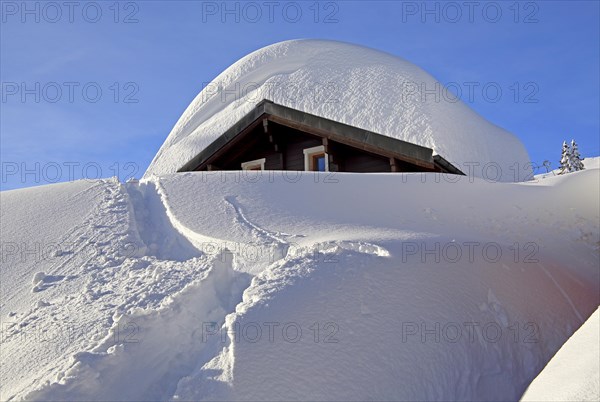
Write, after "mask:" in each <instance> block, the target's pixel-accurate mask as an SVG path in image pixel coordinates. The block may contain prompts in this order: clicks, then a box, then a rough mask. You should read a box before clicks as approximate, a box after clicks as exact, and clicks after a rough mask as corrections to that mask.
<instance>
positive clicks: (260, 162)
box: [242, 158, 267, 170]
mask: <svg viewBox="0 0 600 402" xmlns="http://www.w3.org/2000/svg"><path fill="white" fill-rule="evenodd" d="M266 161H267V158H260V159H254V160H252V161H248V162H242V170H257V169H252V168H253V167H257V166H260V170H265V162H266Z"/></svg>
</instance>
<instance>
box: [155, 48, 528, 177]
mask: <svg viewBox="0 0 600 402" xmlns="http://www.w3.org/2000/svg"><path fill="white" fill-rule="evenodd" d="M424 90H427V91H432V90H437V91H443V86H441V84H440V83H439V82H438V81H437V80H436V79H435V78H433V77H432V76H431V75H429V74H428V73H426V72H425V71H424V70H422V69H421V68H419V67H417V66H415V65H414V64H412V63H410V62H408V61H406V60H403V59H401V58H399V57H396V56H394V55H391V54H388V53H384V52H381V51H378V50H373V49H369V48H365V47H362V46H357V45H352V44H348V43H342V42H336V41H325V40H292V41H285V42H280V43H276V44H273V45H270V46H267V47H264V48H262V49H260V50H257V51H255V52H253V53H251V54H249V55H247V56H245V57H243V58H242V59H240V60H239V61H237V62H236V63H234V64H233V65H232V66H231V67H229V68H228V69H226V70H225V71H224V72H223V73H221V74H220V75H219V76H218V77H216V78H215V79H214V80H213V81H212V82H211V83H210V84H208V85H207V86H206V87H205V88H204V89H203V90H202V91H201V92H200V94H198V96H197V97H196V98H195V99H194V100H193V101H192V103H191V104H190V105H189V106H188V108H187V109H186V110H185V112H184V113H183V115H182V116H181V117H180V119H179V121H178V122H177V124H175V127H173V130H172V131H171V133H170V134H169V136H168V137H167V139H166V141H165V142H164V144H163V145H162V147H161V148H160V150H159V151H158V153H157V154H156V156H155V157H154V160H153V161H152V163H151V164H150V166H149V167H148V170H147V171H146V173H145V177H148V176H150V175H153V174H155V175H159V176H160V175H164V174H169V173H174V172H176V171H177V170H178V169H179V168H181V167H182V166H183V165H184V164H185V163H186V162H188V161H189V160H190V159H192V158H193V157H194V156H195V155H197V154H198V153H200V152H201V151H202V150H203V149H205V148H206V147H207V146H208V145H209V144H210V143H212V142H213V141H214V140H215V139H217V138H218V137H219V136H220V135H221V134H223V133H224V132H225V131H226V130H227V129H228V128H230V127H231V126H233V125H234V124H235V123H236V122H237V121H239V120H240V119H241V118H242V117H243V116H244V115H246V114H247V113H248V112H250V111H251V110H252V109H253V108H254V107H255V106H256V105H257V104H258V103H259V102H260V101H262V100H263V99H268V100H271V101H273V102H275V103H277V104H280V105H283V106H287V107H291V108H294V109H297V110H300V111H303V112H307V113H310V114H314V115H317V116H320V117H323V118H327V119H330V120H334V121H337V122H340V123H344V124H348V125H351V126H355V127H358V128H362V129H365V130H369V131H373V132H375V133H379V134H382V135H386V136H389V137H392V138H396V139H400V140H404V141H408V142H411V143H414V144H418V145H422V146H425V147H429V148H432V149H433V151H434V153H437V154H439V155H441V156H443V157H444V158H446V159H447V160H448V161H450V162H452V163H453V164H454V165H455V166H457V167H459V168H461V169H462V170H463V171H464V172H465V173H469V172H470V173H471V174H473V175H475V176H480V177H481V176H482V172H483V171H484V169H483V166H485V165H486V164H488V163H494V164H497V165H495V167H499V168H500V169H501V170H502V174H501V177H498V178H497V177H496V170H497V169H489V170H488V174H490V175H491V176H492V177H491V178H493V179H498V180H501V181H514V180H515V178H516V177H515V166H518V169H519V172H520V174H519V180H521V179H522V178H523V177H525V176H526V175H528V174H529V172H530V171H529V165H528V162H529V158H528V154H527V151H526V150H525V147H524V146H523V144H522V143H521V141H520V140H519V139H518V138H516V137H515V136H514V135H512V134H511V133H509V132H507V131H506V130H504V129H502V128H500V127H498V126H496V125H494V124H492V123H490V122H488V121H487V120H485V119H484V118H482V117H481V116H479V115H478V114H477V113H475V112H474V111H473V110H471V109H470V108H469V107H468V106H466V105H465V104H464V103H463V102H462V101H460V100H457V99H451V98H450V97H449V96H447V95H445V96H442V95H443V94H442V93H441V92H440V94H439V96H436V95H432V94H431V93H429V95H427V94H426V93H425V92H423V91H424ZM472 162H475V163H479V166H477V167H475V168H473V169H472V170H470V169H468V168H465V164H469V163H472ZM515 163H516V164H517V165H515Z"/></svg>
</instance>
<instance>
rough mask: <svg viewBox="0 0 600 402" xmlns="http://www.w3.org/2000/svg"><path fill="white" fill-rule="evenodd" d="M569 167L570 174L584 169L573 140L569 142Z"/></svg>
mask: <svg viewBox="0 0 600 402" xmlns="http://www.w3.org/2000/svg"><path fill="white" fill-rule="evenodd" d="M569 165H570V166H571V171H572V172H577V171H579V170H583V169H585V168H584V167H583V162H582V161H581V155H579V149H578V146H577V143H576V142H575V140H571V156H570V162H569Z"/></svg>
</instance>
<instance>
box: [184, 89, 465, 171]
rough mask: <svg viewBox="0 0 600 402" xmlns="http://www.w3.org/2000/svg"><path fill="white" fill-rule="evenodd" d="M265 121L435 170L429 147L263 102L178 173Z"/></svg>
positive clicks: (196, 165) (212, 156)
mask: <svg viewBox="0 0 600 402" xmlns="http://www.w3.org/2000/svg"><path fill="white" fill-rule="evenodd" d="M265 119H266V120H268V121H272V122H274V123H278V124H281V125H284V126H288V127H291V128H294V129H298V130H301V131H304V132H306V133H309V134H313V135H316V136H319V137H323V138H327V139H329V140H331V141H335V142H339V143H341V144H345V145H349V146H352V147H354V148H358V149H362V150H365V151H367V152H373V153H376V154H379V155H382V156H386V157H389V158H395V159H398V160H401V161H405V162H408V163H411V164H414V165H416V166H419V167H422V168H424V169H426V170H432V171H433V170H435V167H436V160H435V159H434V157H433V150H432V149H431V148H427V147H423V146H420V145H416V144H412V143H410V142H406V141H402V140H398V139H395V138H391V137H388V136H385V135H381V134H377V133H374V132H372V131H368V130H363V129H360V128H357V127H353V126H350V125H347V124H343V123H339V122H337V121H334V120H329V119H326V118H323V117H320V116H316V115H313V114H310V113H305V112H302V111H299V110H296V109H292V108H289V107H286V106H282V105H278V104H276V103H273V102H271V101H269V100H263V101H261V102H260V103H259V104H257V105H256V107H255V108H254V109H252V110H251V111H250V112H249V113H248V114H246V115H245V116H244V117H242V118H241V119H240V120H239V121H238V122H237V123H235V124H234V125H233V126H232V127H231V128H229V129H228V130H227V131H225V133H223V134H222V135H221V136H219V137H218V138H217V139H216V140H214V141H213V142H212V143H211V144H209V145H208V146H207V147H206V148H205V149H204V150H202V152H200V153H199V154H198V155H196V156H195V157H194V158H192V159H191V160H190V161H188V162H187V163H186V164H184V165H183V166H182V167H181V168H180V169H179V170H178V172H187V171H194V170H202V169H203V168H205V167H206V166H208V165H209V164H210V163H211V161H212V160H213V159H215V158H216V155H218V154H222V153H223V152H226V151H227V149H228V148H230V147H232V146H233V145H235V143H236V142H237V140H239V139H240V138H242V137H244V134H247V133H248V132H249V131H251V130H253V129H254V128H256V127H257V126H258V125H259V124H261V122H263V121H264V120H265ZM442 159H443V158H442ZM444 162H445V163H444V165H445V164H448V162H446V161H445V160H444ZM448 165H449V164H448ZM443 167H444V168H446V166H443ZM448 168H449V169H450V170H452V169H454V170H456V171H457V173H459V174H460V173H462V172H460V170H458V169H456V168H455V167H454V166H452V165H450V166H449V167H448Z"/></svg>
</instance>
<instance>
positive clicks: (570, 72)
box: [0, 1, 600, 190]
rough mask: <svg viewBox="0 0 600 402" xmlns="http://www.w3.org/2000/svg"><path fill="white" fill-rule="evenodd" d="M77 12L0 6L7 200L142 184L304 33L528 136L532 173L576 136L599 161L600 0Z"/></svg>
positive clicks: (156, 6) (113, 7)
mask: <svg viewBox="0 0 600 402" xmlns="http://www.w3.org/2000/svg"><path fill="white" fill-rule="evenodd" d="M68 4H69V5H66V3H65V2H62V1H58V2H35V1H32V2H26V3H23V2H21V1H2V3H1V12H2V15H1V18H2V20H1V31H0V81H2V99H1V103H0V106H1V116H0V130H1V132H0V133H1V138H0V148H1V150H0V157H1V163H2V177H1V183H0V184H1V186H2V189H3V190H5V189H14V188H20V187H28V186H33V185H39V184H46V183H51V182H57V181H67V180H70V179H74V178H80V177H88V178H95V177H110V176H113V175H115V174H116V175H119V176H120V177H121V178H125V177H127V176H130V175H135V176H137V177H139V176H141V175H142V174H143V172H144V171H145V169H146V167H147V166H148V164H149V162H150V161H151V160H152V158H153V156H154V155H155V153H156V151H157V150H158V148H159V147H160V145H161V144H162V142H163V141H164V140H165V138H166V137H167V135H168V133H169V132H170V130H171V128H172V127H173V125H174V124H175V122H176V121H177V119H178V118H179V116H180V115H181V113H182V112H183V110H184V109H185V108H186V107H187V105H188V104H189V103H190V102H191V100H192V99H193V98H194V97H195V96H196V95H197V94H198V92H200V90H201V89H202V87H203V85H205V83H207V82H210V80H212V79H213V78H214V77H215V76H216V75H218V74H219V73H220V72H222V71H223V70H224V69H226V68H227V67H228V66H229V65H231V64H232V63H234V62H235V61H237V60H238V59H239V58H241V57H243V56H245V55H246V54H248V53H250V52H252V51H254V50H256V49H259V48H261V47H263V46H266V45H269V44H271V43H275V42H279V41H282V40H287V39H297V38H321V39H334V40H341V41H345V42H351V43H356V44H360V45H364V46H368V47H372V48H375V49H379V50H383V51H386V52H388V53H392V54H394V55H397V56H399V57H402V58H404V59H407V60H409V61H411V62H413V63H415V64H417V65H418V66H420V67H422V68H423V69H425V70H426V71H428V72H429V73H431V74H432V75H433V76H434V77H436V78H437V79H438V80H439V81H440V82H442V83H443V84H448V83H453V86H454V87H455V88H456V87H458V88H460V89H461V90H462V91H463V94H462V95H463V96H462V99H463V101H465V102H466V103H467V104H468V105H469V106H470V107H472V108H473V109H475V110H476V111H477V112H478V113H480V114H481V115H482V116H484V117H485V118H486V119H488V120H490V121H491V122H493V123H495V124H497V125H499V126H501V127H503V128H505V129H507V130H509V131H511V132H513V133H514V134H516V135H517V136H518V137H519V138H520V139H521V140H522V141H523V142H524V144H525V146H526V148H527V150H528V151H529V155H530V158H531V160H532V162H534V163H538V164H540V163H541V162H543V161H544V160H545V159H548V160H550V161H551V162H552V164H553V166H556V165H557V164H558V159H559V156H560V149H561V144H562V141H563V140H565V139H566V140H570V139H571V138H575V139H576V140H577V142H578V143H579V148H580V151H581V153H582V155H584V156H598V155H599V154H600V152H599V142H600V139H599V133H600V95H599V94H600V91H599V87H600V83H599V74H600V73H599V71H600V50H599V49H600V44H599V38H600V28H599V21H600V9H599V2H597V1H579V2H578V1H523V2H515V1H495V2H494V1H492V2H485V1H476V2H471V3H468V2H463V1H458V2H444V1H442V2H436V1H429V2H422V1H381V2H378V1H368V2H367V1H364V2H363V1H320V2H316V1H271V2H269V1H256V2H221V1H218V2H210V1H209V2H206V1H122V2H118V3H117V2H115V1H96V2H87V1H83V2H79V1H74V2H72V3H68ZM473 82H474V83H476V84H475V86H474V87H473V88H474V90H473V92H472V94H471V95H472V96H469V95H470V94H469V93H468V89H469V85H471V86H472V85H473V84H468V83H473ZM484 88H486V89H487V91H488V92H486V91H484ZM497 88H500V90H501V91H502V93H501V95H500V96H498V95H496V92H495V90H496V89H497ZM98 90H99V91H101V93H100V92H98Z"/></svg>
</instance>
